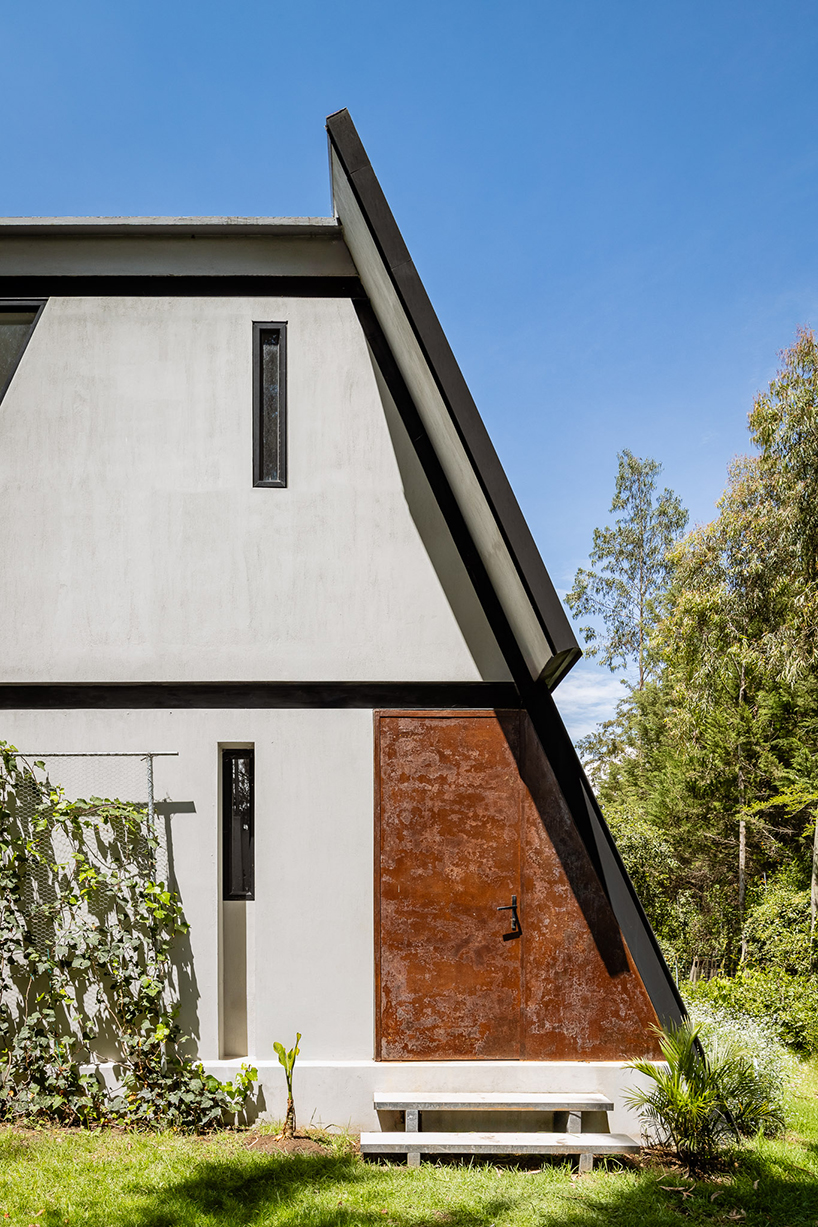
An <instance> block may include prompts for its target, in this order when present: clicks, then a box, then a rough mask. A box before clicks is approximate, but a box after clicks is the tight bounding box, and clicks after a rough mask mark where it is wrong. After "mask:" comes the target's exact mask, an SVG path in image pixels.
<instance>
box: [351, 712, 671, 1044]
mask: <svg viewBox="0 0 818 1227" xmlns="http://www.w3.org/2000/svg"><path fill="white" fill-rule="evenodd" d="M375 737H376V917H375V933H376V938H375V940H376V976H377V984H376V999H377V1034H376V1056H377V1057H378V1059H380V1060H386V1061H395V1060H456V1059H461V1060H469V1059H471V1060H476V1059H485V1060H487V1059H491V1058H494V1059H505V1060H515V1059H528V1060H550V1061H564V1060H586V1061H587V1060H628V1059H632V1058H635V1057H653V1056H659V1055H660V1053H659V1050H658V1047H657V1045H656V1040H655V1037H654V1035H653V1033H652V1031H651V1026H652V1025H653V1024H655V1023H656V1021H657V1019H656V1014H655V1012H654V1010H653V1007H652V1005H651V1003H650V1000H649V998H648V996H647V993H646V992H645V988H644V986H643V984H642V981H641V979H640V977H639V975H638V973H637V971H636V969H635V967H634V965H633V960H632V959H631V957H630V953H629V952H628V950H627V948H626V946H625V943H624V940H623V938H622V935H621V932H620V930H619V926H618V924H617V923H616V920H615V918H614V915H613V913H612V911H611V908H610V905H609V903H608V900H607V898H606V896H605V893H604V891H603V890H602V887H601V886H600V883H599V880H598V878H597V876H596V873H595V871H594V869H593V866H592V864H591V862H590V860H589V858H588V854H587V852H586V851H585V848H584V846H583V844H582V841H581V840H580V838H579V836H578V834H577V833H576V829H575V827H574V824H573V821H572V819H571V817H570V814H569V813H568V810H567V808H566V806H565V803H564V801H563V799H562V795H561V793H560V791H559V788H558V786H557V783H556V780H555V778H554V775H553V773H552V771H551V768H550V766H549V764H548V760H547V758H546V756H545V754H544V753H543V750H542V747H541V746H540V743H539V740H538V738H537V736H536V734H535V733H534V731H533V729H532V727H531V725H530V722H529V720H528V717H527V716H526V714H525V713H524V712H518V711H509V712H494V711H491V712H474V711H469V712H378V713H376V715H375ZM515 897H516V902H517V910H516V913H515V912H512V911H511V910H510V905H511V903H512V899H513V898H515ZM500 908H505V909H507V910H504V911H500V910H498V909H500ZM515 930H516V931H515Z"/></svg>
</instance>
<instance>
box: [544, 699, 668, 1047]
mask: <svg viewBox="0 0 818 1227" xmlns="http://www.w3.org/2000/svg"><path fill="white" fill-rule="evenodd" d="M521 725H522V729H521V743H522V757H521V759H520V765H521V771H522V777H523V779H522V781H521V784H522V791H523V857H522V861H523V887H522V896H523V904H524V911H523V928H524V934H523V942H524V961H525V990H524V1003H523V1012H524V1027H523V1034H524V1041H523V1051H522V1056H523V1057H525V1058H526V1059H527V1060H535V1061H536V1060H541V1061H577V1060H579V1061H619V1060H633V1059H635V1058H639V1057H648V1058H650V1057H661V1052H660V1050H659V1047H658V1044H657V1040H656V1035H655V1033H654V1032H653V1030H652V1027H653V1026H655V1025H656V1024H657V1021H658V1020H657V1017H656V1013H655V1011H654V1009H653V1006H652V1005H651V1002H650V999H649V997H648V995H647V992H646V991H645V987H644V985H643V984H642V980H641V978H640V976H639V973H638V972H637V970H636V968H635V967H634V964H633V960H632V958H631V956H630V953H629V951H628V949H627V946H626V945H625V942H624V939H623V937H622V934H621V931H620V929H619V925H618V924H617V922H616V918H615V916H614V914H613V912H612V910H611V906H610V904H609V902H608V899H607V897H606V895H605V892H604V891H603V889H602V887H601V885H600V882H599V879H598V877H597V875H596V873H595V871H594V868H593V866H592V864H591V861H590V858H589V856H588V853H587V851H586V850H585V846H584V844H583V843H582V840H581V839H580V837H579V834H578V833H577V829H576V827H575V825H574V822H573V820H572V818H571V815H570V812H569V810H568V807H567V806H566V804H565V801H564V800H563V797H562V794H561V793H560V790H559V786H558V785H557V781H556V779H555V778H554V773H553V771H552V770H551V767H550V765H549V763H548V759H547V758H546V756H545V754H544V753H543V750H542V747H541V745H540V742H539V739H538V738H537V735H536V733H535V732H534V730H533V728H532V727H531V723H530V721H529V719H528V717H527V716H526V715H525V714H524V713H522V714H521Z"/></svg>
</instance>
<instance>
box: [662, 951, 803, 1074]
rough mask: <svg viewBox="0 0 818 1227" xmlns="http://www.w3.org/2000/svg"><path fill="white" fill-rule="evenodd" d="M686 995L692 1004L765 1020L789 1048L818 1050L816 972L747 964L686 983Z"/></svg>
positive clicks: (800, 1051)
mask: <svg viewBox="0 0 818 1227" xmlns="http://www.w3.org/2000/svg"><path fill="white" fill-rule="evenodd" d="M685 996H686V997H687V999H688V1001H689V1002H690V1004H691V1005H698V1004H699V1003H703V1002H706V1003H709V1004H710V1005H714V1006H720V1007H721V1008H723V1009H726V1010H728V1011H730V1012H732V1013H734V1014H748V1015H749V1016H750V1017H751V1018H756V1019H762V1020H767V1021H768V1022H769V1023H770V1024H771V1025H772V1026H773V1027H774V1029H775V1030H776V1031H777V1033H778V1035H779V1036H780V1038H781V1040H782V1041H783V1042H784V1043H785V1044H786V1045H787V1046H788V1047H789V1048H792V1049H794V1051H796V1052H799V1053H802V1054H804V1055H806V1056H809V1055H811V1054H812V1053H815V1052H818V975H792V974H791V973H789V972H786V971H781V970H777V969H763V968H756V967H750V968H746V969H745V970H743V971H740V972H738V974H737V975H735V976H733V977H728V976H716V977H715V978H714V979H712V980H699V982H698V983H697V984H690V985H687V987H686V989H685Z"/></svg>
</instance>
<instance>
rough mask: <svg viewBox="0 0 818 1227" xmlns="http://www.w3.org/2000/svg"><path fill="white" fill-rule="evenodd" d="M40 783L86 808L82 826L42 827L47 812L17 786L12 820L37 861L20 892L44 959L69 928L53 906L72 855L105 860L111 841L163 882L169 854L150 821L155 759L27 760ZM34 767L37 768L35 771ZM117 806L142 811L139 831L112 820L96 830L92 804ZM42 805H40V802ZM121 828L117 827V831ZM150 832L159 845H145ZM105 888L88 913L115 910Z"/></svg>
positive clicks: (161, 830) (33, 793) (32, 793)
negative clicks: (86, 819)
mask: <svg viewBox="0 0 818 1227" xmlns="http://www.w3.org/2000/svg"><path fill="white" fill-rule="evenodd" d="M25 759H26V761H27V762H28V764H30V765H32V766H33V770H34V774H35V776H36V778H37V779H38V781H41V782H45V783H46V784H48V785H49V787H50V788H51V790H54V791H56V790H57V789H59V790H60V791H61V792H62V793H63V794H64V796H65V798H66V800H68V801H85V802H87V803H88V810H87V811H86V812H87V816H88V817H89V818H90V819H91V820H92V821H91V822H90V823H89V824H88V825H84V826H83V825H80V824H73V825H72V826H70V827H67V826H66V825H64V824H61V823H54V822H50V821H48V811H47V810H46V811H43V810H42V808H39V810H38V808H37V790H36V789H34V788H25V787H24V788H23V789H21V790H20V791H18V793H17V815H18V820H19V821H20V824H21V826H22V827H24V828H25V829H27V830H28V832H29V838H30V839H31V841H32V843H33V845H34V847H35V849H36V853H37V855H36V856H35V857H33V858H32V859H31V860H30V861H29V864H28V872H27V873H26V877H25V882H24V887H23V894H24V898H25V903H26V911H27V913H28V915H29V916H30V917H31V927H32V934H33V937H34V941H35V945H36V946H37V948H39V949H40V950H41V951H42V952H43V953H46V952H48V951H52V950H53V949H54V946H55V944H57V943H58V942H59V940H60V935H61V930H62V929H63V927H64V925H65V924H66V923H70V921H69V918H68V917H67V916H62V915H60V914H59V912H58V911H57V910H55V905H56V903H57V881H58V880H59V878H63V877H64V876H65V875H71V874H72V873H74V872H75V866H76V864H77V857H78V855H79V856H81V857H82V858H83V860H87V861H88V862H89V863H90V864H91V865H92V866H93V865H94V863H100V862H101V861H103V860H105V859H107V856H106V853H107V851H108V849H107V848H106V847H105V846H104V845H108V847H110V844H111V843H112V841H114V840H116V841H117V842H119V843H120V848H119V851H120V854H121V855H123V857H124V858H125V859H127V860H128V861H130V862H132V863H133V865H134V867H136V866H140V865H141V866H145V868H146V870H148V871H149V876H150V877H152V878H154V880H157V881H160V882H167V881H168V849H167V841H166V837H165V825H164V823H161V822H160V823H157V822H156V815H155V811H154V804H153V755H151V754H144V755H143V754H26V755H25ZM34 764H42V765H37V766H34ZM101 801H105V802H108V801H110V802H121V803H123V804H127V805H129V806H131V807H133V808H135V809H137V810H141V811H142V812H143V813H144V826H143V827H142V828H141V829H140V830H139V831H138V832H137V833H136V834H134V833H133V832H128V833H126V831H125V827H124V824H122V823H117V821H116V819H115V818H114V819H113V820H111V818H110V817H108V818H107V820H106V821H105V822H104V823H100V824H99V825H96V824H94V822H93V816H94V811H95V808H96V803H98V802H101ZM40 805H41V803H40ZM118 828H119V829H118ZM151 833H152V834H153V837H154V839H155V840H156V841H157V846H156V847H155V848H154V847H152V846H151V841H150V835H151ZM114 902H115V900H114V899H113V897H112V896H110V890H109V888H107V887H106V886H104V885H100V886H99V887H97V889H96V890H94V891H93V892H92V894H91V895H90V896H89V898H88V902H87V905H86V908H87V910H90V911H92V912H93V913H94V914H95V915H96V916H97V917H98V918H99V919H101V920H102V919H104V918H105V917H106V916H108V915H110V913H111V912H112V910H113V906H114Z"/></svg>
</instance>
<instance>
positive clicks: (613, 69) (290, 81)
mask: <svg viewBox="0 0 818 1227" xmlns="http://www.w3.org/2000/svg"><path fill="white" fill-rule="evenodd" d="M816 64H818V2H811V3H805V2H797V0H796V2H793V0H777V2H776V3H772V2H771V0H768V2H767V3H754V2H752V0H745V2H743V3H725V2H722V0H706V2H705V0H689V2H687V3H684V4H682V3H656V0H651V2H649V3H648V2H644V0H627V2H623V0H619V2H618V3H615V2H614V0H608V2H602V0H588V2H585V0H572V2H571V3H570V4H569V3H565V0H563V3H561V4H556V3H551V2H549V0H541V2H540V3H531V2H523V3H521V2H515V0H511V2H509V3H505V4H503V5H497V4H488V3H482V2H480V0H478V2H474V0H471V2H470V3H461V2H460V0H456V2H453V3H446V2H445V0H438V3H435V4H432V3H429V2H427V0H417V2H414V3H412V4H411V5H410V4H401V3H392V4H384V3H383V2H381V3H377V4H376V3H357V2H356V0H348V2H347V3H346V4H345V5H338V4H335V3H333V4H330V3H325V2H323V0H321V2H317V3H316V2H314V3H301V4H300V5H296V6H292V5H289V6H285V5H282V6H275V5H271V4H261V3H256V2H255V0H249V2H244V0H234V3H232V4H230V5H227V4H215V3H208V2H207V0H200V2H199V3H196V4H193V3H190V2H189V0H165V2H164V3H161V4H160V3H157V2H156V0H141V2H140V3H139V4H138V5H135V4H123V3H117V2H116V0H115V2H114V3H111V0H106V2H105V3H91V2H89V0H74V2H73V3H72V4H70V5H66V4H59V5H58V4H54V3H52V2H51V0H44V3H43V4H41V5H38V6H36V7H34V6H26V5H20V4H19V3H14V4H12V3H9V2H8V0H0V77H1V79H2V81H3V86H4V89H3V93H4V113H5V122H4V125H3V157H2V162H1V163H0V213H2V214H6V215H29V214H34V215H44V214H143V213H144V214H223V213H224V214H242V215H256V214H311V213H317V214H325V213H327V212H328V211H329V192H328V181H327V168H326V147H325V136H324V128H323V124H324V118H325V116H326V115H327V114H328V113H329V112H330V111H333V110H336V109H338V108H339V107H342V106H347V107H349V109H350V110H351V112H352V115H353V118H354V119H355V122H356V124H357V126H358V129H359V131H360V133H361V135H362V137H363V140H364V142H365V144H366V146H367V149H368V151H369V154H370V156H371V158H372V161H373V164H374V166H375V169H376V171H377V173H378V175H379V177H380V179H381V182H382V184H383V186H384V189H385V191H386V193H387V197H388V198H389V200H390V203H391V204H392V207H393V209H394V211H395V214H396V216H397V218H398V221H399V224H400V225H401V227H402V229H403V231H404V234H405V237H406V239H407V242H408V244H409V247H410V250H411V251H412V254H413V256H414V258H415V262H416V263H417V265H418V268H419V270H420V273H421V276H422V277H423V278H424V280H425V281H426V285H427V288H428V289H429V292H430V294H431V297H432V301H433V302H434V304H435V306H436V308H437V310H438V313H439V314H440V317H441V319H442V322H443V325H444V327H445V328H446V330H447V332H448V334H449V337H450V340H451V341H452V344H453V346H454V349H455V352H456V354H457V356H458V358H459V360H460V363H461V365H462V367H463V369H464V372H465V374H466V377H467V379H468V380H469V383H470V385H471V387H472V390H473V392H474V394H475V398H476V400H477V402H478V405H479V406H480V408H481V411H482V412H483V415H484V417H485V419H486V422H487V424H488V427H489V430H490V431H491V434H492V437H493V438H494V440H495V443H496V445H497V448H498V451H499V452H500V456H501V458H502V460H503V462H504V464H505V465H506V468H507V470H508V473H509V476H510V478H511V480H512V483H513V485H514V487H515V490H516V491H517V494H518V497H519V499H520V502H521V503H522V506H523V509H524V511H525V513H526V515H527V516H528V518H529V522H530V524H531V526H532V529H533V531H534V534H535V537H536V539H537V541H538V542H539V544H540V547H541V549H542V552H543V555H544V557H545V560H546V563H547V565H548V567H549V570H550V571H551V574H552V577H553V579H554V582H555V583H556V585H557V587H558V588H559V589H560V590H561V591H563V592H564V591H566V590H567V589H568V588H569V587H570V584H571V580H572V577H573V574H574V572H575V570H576V568H577V566H579V565H581V564H582V562H583V560H584V558H585V555H586V553H587V550H588V548H589V545H590V540H591V533H592V530H593V527H594V526H595V525H596V524H599V523H601V522H602V521H603V520H604V519H605V516H606V513H607V508H608V505H609V503H610V498H611V493H612V486H613V476H614V472H615V469H616V453H617V451H619V450H621V449H622V448H624V447H628V448H630V449H631V450H632V451H634V452H635V453H637V454H638V455H643V456H644V455H650V456H653V457H655V458H656V459H657V460H660V461H661V462H662V463H663V464H664V466H665V479H666V481H667V483H668V484H669V485H671V486H672V487H673V488H674V489H675V490H676V491H677V492H678V493H679V494H680V496H681V497H682V499H683V500H684V501H685V503H686V504H687V506H689V507H690V509H691V515H692V518H693V520H694V521H696V520H705V519H708V518H710V516H711V515H712V512H713V505H714V502H715V500H716V499H717V498H718V496H719V494H720V492H721V490H722V487H723V485H724V478H725V470H726V465H727V463H728V461H729V459H730V458H731V457H732V456H733V455H735V454H736V453H737V452H741V451H743V450H745V449H746V414H747V412H748V411H749V409H750V407H751V404H752V398H753V395H754V393H755V392H756V391H757V390H759V389H760V388H761V387H763V386H764V385H765V384H766V383H767V381H768V380H769V379H770V377H771V376H772V374H773V372H774V370H775V367H776V361H777V359H776V355H777V351H779V350H780V349H781V348H783V347H784V346H786V345H788V344H789V343H790V342H791V340H792V338H793V336H794V334H795V329H796V327H797V326H798V325H799V324H810V323H811V324H815V325H816V326H818V227H816V219H817V218H818V139H816V138H817V137H818V71H816ZM619 689H620V688H619V683H618V681H617V680H616V679H615V678H614V677H612V676H611V675H610V674H608V673H607V672H606V671H601V670H599V669H598V668H597V667H596V666H595V665H593V664H592V663H584V664H583V665H581V666H579V667H578V669H577V670H575V673H574V675H573V676H572V678H571V679H569V681H568V682H566V683H565V686H564V688H561V693H562V694H563V695H564V697H563V698H562V700H561V702H562V706H563V710H564V712H565V714H566V716H567V718H568V720H569V724H570V726H571V727H572V729H573V731H574V732H575V733H577V734H581V733H582V732H584V731H586V730H587V728H588V727H589V724H590V723H592V722H593V719H594V718H595V717H596V716H599V715H603V714H605V713H606V711H607V710H608V709H609V707H610V704H611V702H612V701H614V700H615V699H616V697H617V696H618V694H619Z"/></svg>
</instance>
